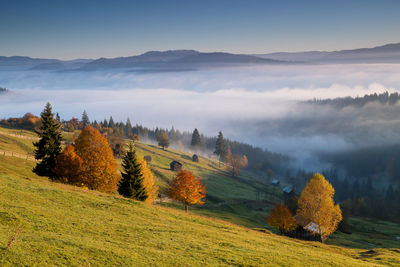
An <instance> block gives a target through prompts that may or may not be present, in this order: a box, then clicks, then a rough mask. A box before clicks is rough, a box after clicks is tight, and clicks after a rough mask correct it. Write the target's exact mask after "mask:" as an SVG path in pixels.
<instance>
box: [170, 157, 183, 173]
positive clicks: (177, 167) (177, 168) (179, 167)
mask: <svg viewBox="0 0 400 267" xmlns="http://www.w3.org/2000/svg"><path fill="white" fill-rule="evenodd" d="M169 167H170V169H171V171H176V172H179V171H181V170H182V163H180V162H179V161H176V160H174V161H172V162H171V163H170V164H169Z"/></svg>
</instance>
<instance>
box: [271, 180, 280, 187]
mask: <svg viewBox="0 0 400 267" xmlns="http://www.w3.org/2000/svg"><path fill="white" fill-rule="evenodd" d="M280 183H281V182H280V181H279V180H278V179H274V180H272V181H271V184H272V185H273V186H279V185H280Z"/></svg>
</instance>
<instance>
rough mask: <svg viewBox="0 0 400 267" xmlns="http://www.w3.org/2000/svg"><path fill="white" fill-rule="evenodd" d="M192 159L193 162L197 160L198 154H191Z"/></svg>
mask: <svg viewBox="0 0 400 267" xmlns="http://www.w3.org/2000/svg"><path fill="white" fill-rule="evenodd" d="M192 161H193V162H199V156H197V155H196V154H193V156H192Z"/></svg>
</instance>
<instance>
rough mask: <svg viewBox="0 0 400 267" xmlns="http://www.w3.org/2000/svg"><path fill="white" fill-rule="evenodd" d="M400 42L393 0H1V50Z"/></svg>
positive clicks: (235, 48)
mask: <svg viewBox="0 0 400 267" xmlns="http://www.w3.org/2000/svg"><path fill="white" fill-rule="evenodd" d="M397 42H400V1H397V0H379V1H378V0H376V1H371V0H358V1H355V0H354V1H352V0H344V1H342V0H335V1H334V0H329V1H322V0H319V1H312V0H309V1H301V0H293V1H288V0H287V1H285V0H279V1H278V0H276V1H272V0H271V1H268V0H264V1H260V0H242V1H240V0H229V1H228V0H213V1H209V0H198V1H196V0H182V1H178V0H160V1H156V0H143V1H133V0H131V1H123V0H115V1H112V0H108V1H103V0H86V1H85V0H79V1H78V0H68V1H67V0H64V1H62V0H48V1H45V0H35V1H34V0H27V1H22V0H0V55H3V56H11V55H25V56H31V57H45V58H60V59H72V58H98V57H116V56H129V55H136V54H139V53H142V52H145V51H148V50H169V49H196V50H200V51H226V52H233V53H268V52H277V51H304V50H338V49H347V48H349V49H350V48H359V47H373V46H377V45H382V44H386V43H397Z"/></svg>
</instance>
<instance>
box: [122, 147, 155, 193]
mask: <svg viewBox="0 0 400 267" xmlns="http://www.w3.org/2000/svg"><path fill="white" fill-rule="evenodd" d="M122 167H123V168H124V171H123V172H121V175H122V179H121V180H120V182H119V184H118V192H119V193H120V194H121V195H123V196H124V197H128V198H134V199H137V200H140V201H145V200H146V199H147V197H148V194H147V192H146V188H145V186H144V177H143V173H142V167H141V164H140V163H139V162H138V160H137V158H136V152H135V149H134V147H133V144H132V143H131V144H129V150H128V151H127V152H126V154H125V156H124V159H123V163H122Z"/></svg>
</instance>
